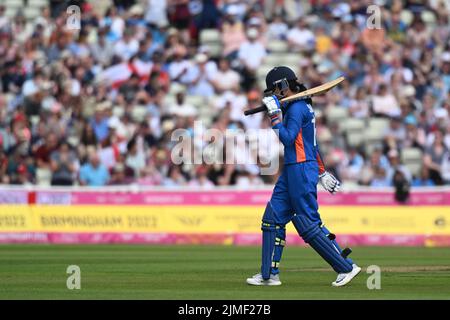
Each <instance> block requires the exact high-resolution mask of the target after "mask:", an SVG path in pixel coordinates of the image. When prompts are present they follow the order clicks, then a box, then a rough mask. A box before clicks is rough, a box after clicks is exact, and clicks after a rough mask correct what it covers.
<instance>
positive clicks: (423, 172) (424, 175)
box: [411, 166, 435, 187]
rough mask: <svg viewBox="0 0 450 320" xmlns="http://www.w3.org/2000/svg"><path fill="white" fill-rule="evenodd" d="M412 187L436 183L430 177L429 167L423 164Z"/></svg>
mask: <svg viewBox="0 0 450 320" xmlns="http://www.w3.org/2000/svg"><path fill="white" fill-rule="evenodd" d="M411 186H412V187H433V186H435V183H434V181H433V180H431V179H430V172H429V170H428V168H427V167H425V166H422V168H421V169H420V176H419V177H417V178H414V179H413V181H412V183H411Z"/></svg>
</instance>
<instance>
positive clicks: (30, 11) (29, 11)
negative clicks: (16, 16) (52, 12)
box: [23, 7, 41, 19]
mask: <svg viewBox="0 0 450 320" xmlns="http://www.w3.org/2000/svg"><path fill="white" fill-rule="evenodd" d="M23 14H24V15H25V17H26V18H27V19H34V18H36V17H38V16H39V15H40V14H41V9H40V8H38V7H25V8H24V9H23Z"/></svg>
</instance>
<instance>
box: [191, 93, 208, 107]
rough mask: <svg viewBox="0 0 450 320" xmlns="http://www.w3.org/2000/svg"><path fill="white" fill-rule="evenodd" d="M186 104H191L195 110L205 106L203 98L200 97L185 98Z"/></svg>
mask: <svg viewBox="0 0 450 320" xmlns="http://www.w3.org/2000/svg"><path fill="white" fill-rule="evenodd" d="M186 103H188V104H192V105H193V106H194V107H196V108H197V109H199V108H202V107H203V106H204V105H205V104H206V101H205V98H204V97H202V96H191V95H189V96H186Z"/></svg>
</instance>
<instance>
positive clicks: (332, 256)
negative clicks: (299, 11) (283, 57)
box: [247, 66, 361, 287]
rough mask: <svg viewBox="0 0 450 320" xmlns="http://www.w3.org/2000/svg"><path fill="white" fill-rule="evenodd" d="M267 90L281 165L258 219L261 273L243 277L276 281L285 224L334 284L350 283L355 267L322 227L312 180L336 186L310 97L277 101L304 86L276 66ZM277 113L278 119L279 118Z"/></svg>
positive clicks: (251, 280)
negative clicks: (318, 260)
mask: <svg viewBox="0 0 450 320" xmlns="http://www.w3.org/2000/svg"><path fill="white" fill-rule="evenodd" d="M266 86H267V89H266V90H265V93H266V94H268V96H266V97H265V98H263V100H262V102H263V104H264V105H265V106H266V108H267V113H268V115H269V117H270V119H271V122H272V128H273V129H275V130H276V132H277V134H278V137H279V139H280V141H281V142H282V143H283V145H284V157H285V161H284V163H285V165H284V168H283V171H282V174H281V176H280V177H279V179H278V181H277V183H276V185H275V188H274V190H273V193H272V197H271V199H270V201H269V202H268V203H267V206H266V209H265V211H264V215H263V217H262V226H261V230H262V264H261V272H260V273H258V274H256V275H254V276H253V277H251V278H248V279H247V283H248V284H251V285H269V286H270V285H272V286H276V285H281V281H280V278H279V269H278V267H279V263H280V260H281V255H282V252H283V247H284V245H285V238H286V228H285V226H286V224H287V223H288V222H289V221H292V223H293V224H294V226H295V229H296V230H297V232H298V234H299V235H300V236H301V237H302V238H303V240H304V241H305V242H306V243H308V244H309V245H310V246H311V247H312V248H313V249H314V250H315V251H316V252H317V253H318V254H319V255H320V256H321V257H322V258H323V259H324V260H325V261H326V262H328V264H330V265H331V267H332V268H333V269H334V271H336V272H337V274H338V275H337V279H336V281H334V282H333V283H332V285H333V286H336V287H340V286H344V285H346V284H347V283H349V282H350V281H351V280H352V279H353V278H354V277H355V276H356V275H357V274H358V273H359V272H360V271H361V268H360V267H358V266H357V265H356V264H354V263H353V261H352V260H351V259H350V258H348V257H347V256H348V254H349V253H350V252H351V250H350V249H349V248H346V249H344V250H341V248H340V247H339V245H338V243H337V242H336V240H335V238H336V237H335V235H334V234H332V233H330V231H328V229H327V228H326V227H325V226H324V225H323V223H322V220H321V218H320V215H319V212H318V204H317V183H318V182H319V181H320V183H321V184H322V186H323V187H324V188H325V189H326V190H327V191H328V192H330V193H333V194H334V193H336V192H337V191H338V190H339V188H340V183H339V181H338V180H337V179H336V178H335V177H334V176H333V175H332V174H330V173H329V172H327V171H326V170H325V167H324V164H323V161H322V158H321V156H320V153H319V147H318V145H317V141H316V127H315V118H314V110H313V109H312V106H311V104H312V101H311V99H306V100H297V101H293V102H288V103H284V104H282V105H280V102H279V99H281V98H284V97H288V96H290V95H293V94H295V93H298V92H301V91H304V90H306V88H305V87H304V86H303V84H301V83H299V82H298V81H297V77H296V75H295V73H294V72H293V71H292V70H291V69H290V68H288V67H284V66H280V67H275V68H273V69H272V70H271V71H269V73H268V74H267V76H266ZM280 113H281V114H282V119H280Z"/></svg>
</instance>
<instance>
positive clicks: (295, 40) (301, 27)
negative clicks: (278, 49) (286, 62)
mask: <svg viewBox="0 0 450 320" xmlns="http://www.w3.org/2000/svg"><path fill="white" fill-rule="evenodd" d="M286 37H287V41H288V44H289V46H290V48H291V50H293V51H300V52H303V51H311V50H313V49H314V48H315V45H316V39H315V35H314V33H313V32H312V31H311V30H310V28H308V25H307V23H306V21H305V19H299V20H298V21H297V23H296V25H295V27H294V28H292V29H290V30H289V32H288V33H287V36H286Z"/></svg>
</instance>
